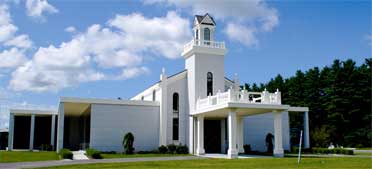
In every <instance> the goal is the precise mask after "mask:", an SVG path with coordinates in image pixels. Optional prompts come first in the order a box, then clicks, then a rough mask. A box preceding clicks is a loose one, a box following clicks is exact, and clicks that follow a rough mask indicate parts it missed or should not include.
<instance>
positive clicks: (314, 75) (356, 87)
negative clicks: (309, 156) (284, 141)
mask: <svg viewBox="0 0 372 169" xmlns="http://www.w3.org/2000/svg"><path fill="white" fill-rule="evenodd" d="M371 66H372V58H368V59H365V62H364V63H363V64H361V65H359V66H357V64H356V63H355V62H354V61H353V60H351V59H348V60H345V61H340V60H335V61H334V62H333V63H332V64H331V65H330V66H325V67H323V68H322V69H319V68H318V67H314V68H311V69H309V70H307V71H305V72H303V71H300V70H298V71H297V72H296V74H295V75H294V76H292V77H288V78H286V79H283V77H282V76H281V75H277V76H276V77H275V78H272V79H270V81H269V82H267V83H260V85H259V86H258V85H257V83H253V84H252V85H250V84H245V86H246V88H250V89H251V90H252V91H257V92H261V91H263V90H264V89H265V88H267V90H269V91H270V92H274V91H275V90H276V89H277V88H278V89H279V90H280V91H281V94H282V103H283V104H289V105H291V106H306V107H309V108H310V111H309V126H310V131H311V135H310V139H311V143H312V145H313V146H327V145H328V144H329V143H330V142H333V143H335V145H340V146H341V145H342V146H352V147H354V146H364V147H371V146H372V142H371V140H372V127H371V122H372V111H371V95H372V93H371V92H372V90H371V89H372V85H371V79H372V75H371V73H372V70H371ZM289 115H290V118H289V120H290V128H291V129H290V132H291V133H290V135H291V142H292V143H294V144H297V143H298V138H299V133H300V131H301V130H303V120H302V119H303V114H301V113H290V114H289Z"/></svg>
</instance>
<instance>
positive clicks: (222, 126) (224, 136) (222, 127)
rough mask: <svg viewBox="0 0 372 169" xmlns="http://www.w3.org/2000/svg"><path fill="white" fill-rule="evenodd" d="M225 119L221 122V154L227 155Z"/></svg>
mask: <svg viewBox="0 0 372 169" xmlns="http://www.w3.org/2000/svg"><path fill="white" fill-rule="evenodd" d="M225 121H226V120H225V119H222V120H221V153H225V151H226V139H225V138H226V135H225V134H226V123H225Z"/></svg>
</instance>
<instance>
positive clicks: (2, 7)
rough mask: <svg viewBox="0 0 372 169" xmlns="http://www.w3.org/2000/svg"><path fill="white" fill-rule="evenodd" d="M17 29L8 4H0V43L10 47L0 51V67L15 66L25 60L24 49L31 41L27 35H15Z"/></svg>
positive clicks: (30, 44) (29, 45) (28, 46)
mask: <svg viewBox="0 0 372 169" xmlns="http://www.w3.org/2000/svg"><path fill="white" fill-rule="evenodd" d="M17 30H18V27H17V26H15V25H14V24H13V21H12V19H11V17H10V13H9V8H8V6H7V5H6V4H0V45H1V46H3V47H4V48H5V47H9V48H10V49H4V50H3V51H0V60H1V62H0V68H8V69H10V68H15V67H17V66H19V65H21V64H23V63H25V62H26V60H27V59H26V57H25V51H26V49H28V48H30V47H31V46H32V41H31V40H30V38H29V37H28V35H25V34H22V35H17Z"/></svg>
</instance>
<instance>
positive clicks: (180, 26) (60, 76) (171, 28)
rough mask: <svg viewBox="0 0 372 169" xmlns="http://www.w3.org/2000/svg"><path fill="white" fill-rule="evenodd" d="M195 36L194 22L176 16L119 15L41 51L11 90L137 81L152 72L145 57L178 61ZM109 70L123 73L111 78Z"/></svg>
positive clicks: (14, 77)
mask: <svg viewBox="0 0 372 169" xmlns="http://www.w3.org/2000/svg"><path fill="white" fill-rule="evenodd" d="M149 27H151V29H148V28H149ZM191 37H192V35H191V30H190V24H189V21H188V20H187V19H183V18H181V17H180V16H179V15H177V14H176V13H175V12H169V13H168V14H167V15H166V16H164V17H154V18H146V17H144V16H143V15H141V14H129V15H116V16H115V17H114V18H113V19H110V20H109V21H108V22H107V25H106V26H102V25H100V24H94V25H91V26H90V27H88V29H87V30H86V31H84V32H82V33H78V34H76V35H75V36H73V38H72V39H71V40H70V41H68V42H62V43H61V44H60V45H59V46H54V45H50V46H48V47H40V48H39V49H38V50H37V51H36V53H35V54H34V55H33V57H32V59H31V60H30V61H28V62H27V63H25V64H24V65H22V66H20V67H18V68H17V69H16V70H15V71H14V72H13V73H12V75H11V80H10V82H9V87H10V88H11V89H13V90H16V91H22V90H28V91H36V92H44V91H58V90H60V89H62V88H65V87H70V86H75V85H78V84H80V83H83V82H89V81H97V80H122V79H128V78H134V77H136V76H139V75H142V74H148V73H149V72H150V71H149V70H148V68H146V67H144V66H141V65H142V64H143V62H144V61H145V60H146V57H148V56H157V57H166V58H178V57H180V53H181V51H182V47H183V45H184V43H185V42H187V41H188V40H190V39H191ZM106 70H121V73H119V74H107V71H106ZM103 72H106V73H103Z"/></svg>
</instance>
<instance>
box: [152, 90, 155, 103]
mask: <svg viewBox="0 0 372 169" xmlns="http://www.w3.org/2000/svg"><path fill="white" fill-rule="evenodd" d="M155 100H156V91H155V90H154V91H152V101H155Z"/></svg>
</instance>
